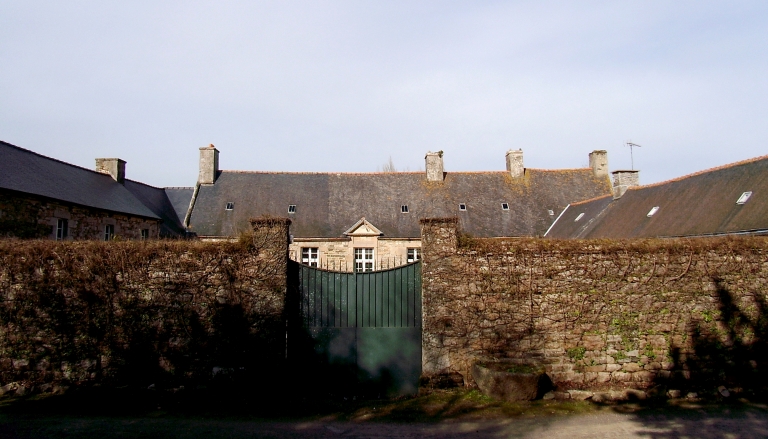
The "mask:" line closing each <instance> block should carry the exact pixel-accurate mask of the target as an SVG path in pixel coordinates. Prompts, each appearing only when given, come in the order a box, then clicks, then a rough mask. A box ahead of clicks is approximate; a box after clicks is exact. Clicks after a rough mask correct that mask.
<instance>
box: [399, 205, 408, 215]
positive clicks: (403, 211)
mask: <svg viewBox="0 0 768 439" xmlns="http://www.w3.org/2000/svg"><path fill="white" fill-rule="evenodd" d="M400 213H408V205H407V204H403V205H402V206H400Z"/></svg>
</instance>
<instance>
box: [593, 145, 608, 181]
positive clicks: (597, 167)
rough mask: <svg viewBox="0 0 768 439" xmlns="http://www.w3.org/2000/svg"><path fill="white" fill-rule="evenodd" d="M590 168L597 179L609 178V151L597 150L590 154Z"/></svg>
mask: <svg viewBox="0 0 768 439" xmlns="http://www.w3.org/2000/svg"><path fill="white" fill-rule="evenodd" d="M589 167H590V168H592V174H593V175H594V176H595V177H607V176H608V151H605V150H595V151H592V152H590V153H589Z"/></svg>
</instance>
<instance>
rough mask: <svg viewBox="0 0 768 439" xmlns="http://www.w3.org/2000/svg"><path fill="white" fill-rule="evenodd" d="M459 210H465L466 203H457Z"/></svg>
mask: <svg viewBox="0 0 768 439" xmlns="http://www.w3.org/2000/svg"><path fill="white" fill-rule="evenodd" d="M459 210H460V211H462V212H464V211H465V210H467V205H466V204H464V203H459Z"/></svg>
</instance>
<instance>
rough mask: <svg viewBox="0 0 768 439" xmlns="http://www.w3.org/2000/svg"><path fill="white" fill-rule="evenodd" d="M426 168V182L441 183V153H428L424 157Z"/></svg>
mask: <svg viewBox="0 0 768 439" xmlns="http://www.w3.org/2000/svg"><path fill="white" fill-rule="evenodd" d="M424 160H425V161H426V168H427V181H443V178H444V175H445V171H443V151H438V152H431V151H430V152H428V153H427V155H426V156H425V157H424Z"/></svg>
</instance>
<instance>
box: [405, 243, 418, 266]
mask: <svg viewBox="0 0 768 439" xmlns="http://www.w3.org/2000/svg"><path fill="white" fill-rule="evenodd" d="M406 257H407V261H408V262H409V263H411V262H416V261H418V260H420V259H421V249H420V248H418V247H412V248H409V249H408V253H407V256H406Z"/></svg>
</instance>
